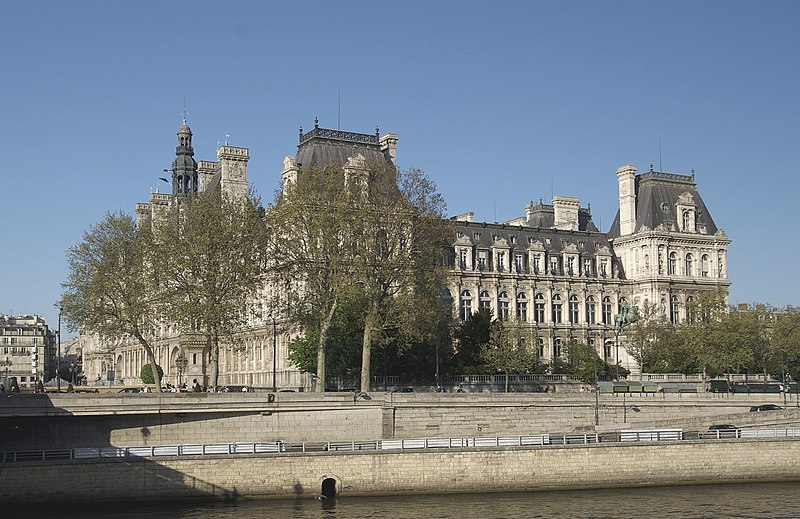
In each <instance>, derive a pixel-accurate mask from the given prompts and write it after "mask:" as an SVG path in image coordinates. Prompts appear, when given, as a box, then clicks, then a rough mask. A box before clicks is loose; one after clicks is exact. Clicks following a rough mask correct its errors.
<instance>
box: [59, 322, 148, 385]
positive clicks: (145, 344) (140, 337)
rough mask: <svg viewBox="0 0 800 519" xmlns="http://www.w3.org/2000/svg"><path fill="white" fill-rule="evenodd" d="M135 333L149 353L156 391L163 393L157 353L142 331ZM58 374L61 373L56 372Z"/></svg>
mask: <svg viewBox="0 0 800 519" xmlns="http://www.w3.org/2000/svg"><path fill="white" fill-rule="evenodd" d="M134 335H135V336H136V339H137V340H138V341H139V344H141V345H142V347H143V348H144V351H145V353H147V360H149V361H150V371H152V372H153V383H154V384H155V386H156V387H155V389H154V391H155V392H156V393H161V375H160V374H159V373H158V367H157V364H156V355H155V353H153V348H152V347H151V346H150V343H149V342H147V340H145V338H144V337H142V334H141V333H139V332H136V333H135V334H134ZM56 376H60V375H58V373H56Z"/></svg>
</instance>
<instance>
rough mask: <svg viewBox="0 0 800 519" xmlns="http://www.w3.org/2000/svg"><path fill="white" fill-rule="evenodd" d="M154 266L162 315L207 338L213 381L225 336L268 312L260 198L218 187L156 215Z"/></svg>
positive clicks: (228, 338)
mask: <svg viewBox="0 0 800 519" xmlns="http://www.w3.org/2000/svg"><path fill="white" fill-rule="evenodd" d="M153 229H154V232H153V235H154V238H155V240H154V243H155V247H154V248H155V250H156V251H157V254H156V255H155V257H154V259H155V269H156V271H157V273H158V276H159V280H160V283H161V285H162V286H163V287H164V288H165V291H166V295H167V296H168V301H167V302H168V304H166V305H165V306H164V314H165V316H166V317H167V318H169V319H170V320H171V321H172V322H175V323H177V324H178V326H179V327H180V329H181V331H182V332H184V333H201V334H203V335H204V336H205V338H206V341H207V344H208V352H209V365H210V368H211V369H210V371H211V372H210V385H212V386H216V385H217V382H218V377H219V348H220V340H221V339H224V340H226V341H227V342H228V343H230V344H235V343H236V340H237V334H238V333H240V332H242V331H243V330H245V329H246V327H247V326H248V324H249V323H250V322H251V320H253V319H259V318H261V317H263V315H261V308H260V306H258V305H256V298H255V296H256V295H257V294H258V292H259V289H260V288H261V286H262V284H263V280H262V274H263V272H264V266H265V262H266V254H265V251H266V248H267V229H266V226H265V225H264V222H263V221H262V218H261V211H260V202H259V200H258V198H257V197H256V196H255V195H254V194H252V193H250V194H248V195H247V196H245V197H243V198H235V197H229V196H227V195H226V194H223V193H219V192H209V193H201V194H198V195H195V196H194V197H190V198H184V199H182V200H181V201H180V203H179V204H177V205H176V206H175V207H173V210H172V212H171V214H170V215H169V217H168V218H166V219H164V220H163V221H155V222H153Z"/></svg>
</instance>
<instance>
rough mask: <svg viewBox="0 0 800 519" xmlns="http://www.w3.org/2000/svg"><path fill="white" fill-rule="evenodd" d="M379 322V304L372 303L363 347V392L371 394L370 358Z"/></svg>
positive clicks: (366, 321)
mask: <svg viewBox="0 0 800 519" xmlns="http://www.w3.org/2000/svg"><path fill="white" fill-rule="evenodd" d="M377 321H378V303H377V301H374V300H373V301H372V302H371V303H370V305H369V311H368V312H367V318H366V319H364V340H363V342H362V346H361V391H363V392H364V393H368V392H369V383H370V369H369V368H370V365H369V364H370V357H371V355H372V334H373V333H374V332H375V331H376V330H375V329H376V326H375V323H376V322H377Z"/></svg>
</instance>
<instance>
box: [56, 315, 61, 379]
mask: <svg viewBox="0 0 800 519" xmlns="http://www.w3.org/2000/svg"><path fill="white" fill-rule="evenodd" d="M57 333H58V357H56V389H58V392H59V393H61V375H60V374H59V371H60V370H61V306H60V305H59V307H58V332H57Z"/></svg>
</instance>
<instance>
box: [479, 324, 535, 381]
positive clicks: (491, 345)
mask: <svg viewBox="0 0 800 519" xmlns="http://www.w3.org/2000/svg"><path fill="white" fill-rule="evenodd" d="M526 329H527V328H523V327H519V326H514V325H509V324H507V323H506V322H505V321H502V320H499V319H498V320H496V321H494V322H492V323H491V325H490V326H489V341H488V342H487V343H485V344H482V345H481V349H480V358H481V360H482V361H483V363H484V364H486V365H487V366H489V367H490V368H492V369H495V370H497V371H502V372H503V373H505V375H506V377H505V379H506V382H505V392H506V393H508V374H509V373H524V372H527V371H529V370H531V369H532V368H533V366H534V364H536V355H535V354H534V353H533V352H532V351H531V349H530V347H529V346H530V343H531V342H532V341H530V340H529V339H530V337H529V334H526V333H525V330H526Z"/></svg>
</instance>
